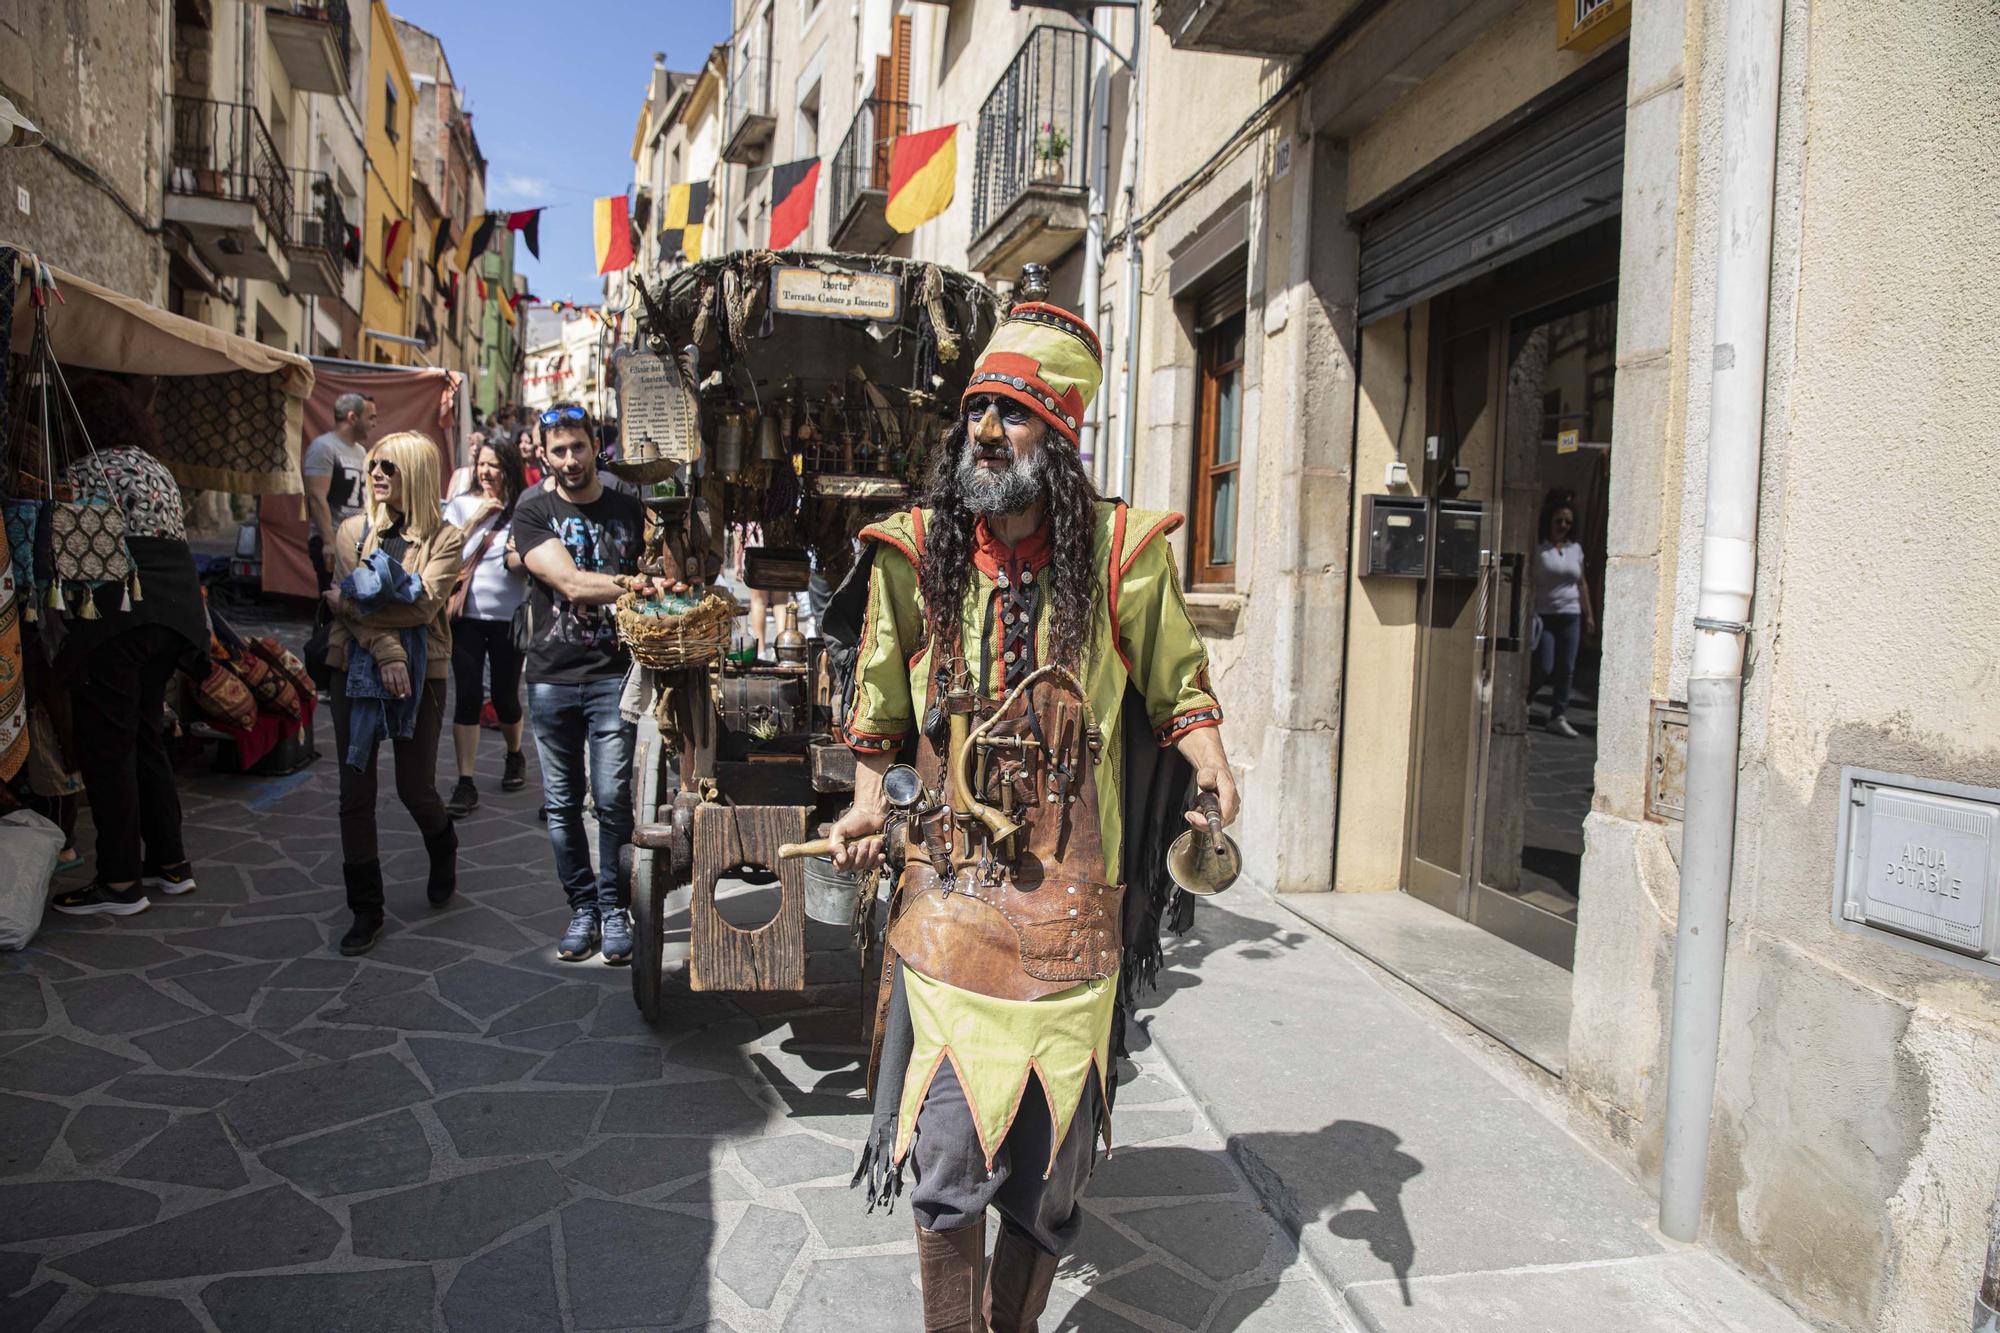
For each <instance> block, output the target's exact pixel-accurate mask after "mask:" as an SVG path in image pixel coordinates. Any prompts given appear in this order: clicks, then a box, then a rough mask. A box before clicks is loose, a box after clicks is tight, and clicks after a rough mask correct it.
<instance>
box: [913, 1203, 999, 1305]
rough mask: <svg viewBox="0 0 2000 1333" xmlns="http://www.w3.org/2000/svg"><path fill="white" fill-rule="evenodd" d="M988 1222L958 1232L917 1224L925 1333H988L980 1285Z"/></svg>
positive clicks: (980, 1222) (918, 1262) (918, 1259)
mask: <svg viewBox="0 0 2000 1333" xmlns="http://www.w3.org/2000/svg"><path fill="white" fill-rule="evenodd" d="M985 1270H986V1219H985V1218H984V1217H981V1218H980V1219H979V1220H978V1221H977V1222H974V1223H973V1224H972V1225H971V1226H964V1227H959V1228H958V1229H957V1230H955V1231H930V1230H926V1229H925V1227H924V1225H923V1224H922V1223H918V1224H917V1271H918V1273H919V1274H921V1275H922V1277H923V1281H924V1333H986V1320H985V1317H984V1316H983V1314H982V1313H981V1311H982V1309H983V1307H984V1301H983V1299H982V1295H981V1290H982V1288H983V1286H984V1283H982V1282H981V1281H980V1279H981V1277H982V1276H983V1275H984V1273H985Z"/></svg>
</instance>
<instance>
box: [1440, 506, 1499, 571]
mask: <svg viewBox="0 0 2000 1333" xmlns="http://www.w3.org/2000/svg"><path fill="white" fill-rule="evenodd" d="M1485 551H1486V506H1485V504H1484V503H1483V502H1481V501H1479V500H1439V501H1438V502H1437V535H1436V538H1435V540H1434V542H1433V549H1432V552H1431V559H1432V560H1433V561H1435V562H1436V569H1437V576H1438V577H1439V578H1441V579H1476V578H1478V577H1479V562H1480V557H1481V556H1482V555H1483V554H1484V553H1485Z"/></svg>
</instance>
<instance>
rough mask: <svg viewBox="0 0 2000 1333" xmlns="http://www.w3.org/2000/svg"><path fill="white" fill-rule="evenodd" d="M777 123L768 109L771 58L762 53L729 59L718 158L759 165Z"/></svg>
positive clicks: (747, 164) (739, 163) (769, 104)
mask: <svg viewBox="0 0 2000 1333" xmlns="http://www.w3.org/2000/svg"><path fill="white" fill-rule="evenodd" d="M777 127H778V119H777V117H776V116H775V115H773V114H772V112H771V62H770V61H769V60H768V59H766V58H765V57H763V56H749V57H746V58H743V59H735V60H731V61H730V62H729V93H728V95H727V96H726V97H725V98H724V99H723V116H722V135H723V149H722V160H723V161H724V162H734V163H736V164H737V165H739V166H746V167H754V166H757V165H759V164H760V163H762V162H763V160H764V156H765V153H766V151H767V150H768V149H769V147H770V143H771V132H772V131H773V130H775V129H777Z"/></svg>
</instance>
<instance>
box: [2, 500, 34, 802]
mask: <svg viewBox="0 0 2000 1333" xmlns="http://www.w3.org/2000/svg"><path fill="white" fill-rule="evenodd" d="M5 540H6V538H5V536H4V534H0V542H4V541H5ZM14 589H15V583H14V564H13V561H12V559H11V557H10V558H9V559H5V560H0V782H12V781H13V780H14V778H15V776H16V775H17V774H18V773H20V771H21V765H22V764H23V763H24V762H26V760H27V758H28V699H27V685H26V681H25V679H24V677H23V675H22V666H23V663H22V660H21V603H20V599H19V598H18V597H17V596H16V595H15V591H14Z"/></svg>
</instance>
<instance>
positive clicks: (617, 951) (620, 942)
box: [604, 907, 632, 967]
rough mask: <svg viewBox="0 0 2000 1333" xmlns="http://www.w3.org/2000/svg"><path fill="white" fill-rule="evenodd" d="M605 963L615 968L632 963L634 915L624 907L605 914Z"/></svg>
mask: <svg viewBox="0 0 2000 1333" xmlns="http://www.w3.org/2000/svg"><path fill="white" fill-rule="evenodd" d="M604 961H605V962H607V963H609V964H610V965H611V966H613V967H619V966H622V965H624V964H626V963H629V962H631V961H632V914H631V913H630V912H628V911H626V910H625V909H624V908H622V907H619V908H614V909H613V910H611V911H609V912H606V913H605V914H604Z"/></svg>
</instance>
